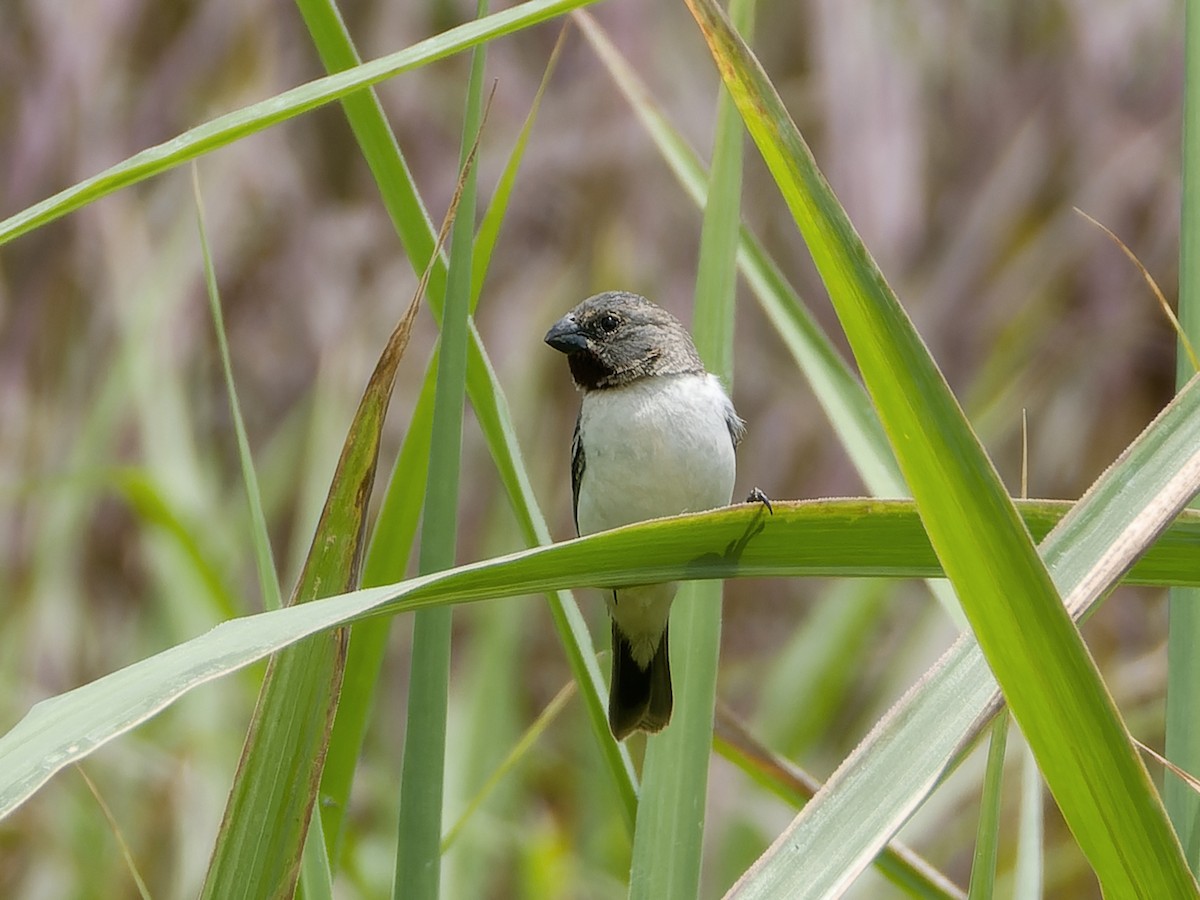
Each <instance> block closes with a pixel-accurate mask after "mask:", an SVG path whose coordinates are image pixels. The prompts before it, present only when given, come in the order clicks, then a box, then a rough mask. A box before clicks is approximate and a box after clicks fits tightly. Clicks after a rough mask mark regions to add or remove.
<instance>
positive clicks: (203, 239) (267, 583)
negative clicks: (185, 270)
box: [192, 168, 283, 609]
mask: <svg viewBox="0 0 1200 900" xmlns="http://www.w3.org/2000/svg"><path fill="white" fill-rule="evenodd" d="M192 189H193V193H194V194H195V197H196V221H197V223H198V224H199V226H200V251H201V254H202V255H203V256H204V284H205V287H206V288H207V289H208V303H209V309H210V311H211V312H212V317H213V330H214V331H215V332H216V336H217V352H218V353H219V354H220V356H221V373H222V374H223V375H224V376H225V391H226V393H227V394H228V395H229V412H230V415H232V417H233V430H234V434H236V435H237V446H238V462H239V463H241V467H242V480H243V481H244V482H245V485H246V501H247V503H248V504H249V505H250V522H251V525H252V526H253V527H252V529H251V534H252V536H253V539H254V559H255V562H256V563H257V565H258V586H259V590H260V591H262V603H263V608H264V609H279V607H281V606H283V597H282V596H281V593H280V590H279V577H278V576H277V575H276V574H275V558H274V556H273V555H272V554H271V536H270V534H269V533H268V532H267V517H266V516H265V515H264V514H263V506H262V495H261V494H260V493H259V490H258V476H257V475H256V474H255V472H254V459H253V457H251V455H250V440H249V439H248V438H247V437H246V423H245V421H244V420H243V419H242V407H241V405H240V404H239V403H238V398H237V389H236V388H235V387H234V383H233V363H232V361H231V360H230V358H229V342H228V341H227V340H226V339H225V319H224V317H223V316H222V315H221V295H220V293H219V292H218V291H217V273H216V271H215V269H214V267H213V260H212V252H211V251H210V250H209V246H208V232H207V230H206V229H205V227H204V204H203V203H202V202H201V198H200V176H199V174H198V172H197V171H196V169H195V168H193V169H192Z"/></svg>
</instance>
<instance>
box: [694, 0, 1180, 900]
mask: <svg viewBox="0 0 1200 900" xmlns="http://www.w3.org/2000/svg"><path fill="white" fill-rule="evenodd" d="M689 7H690V8H691V9H692V11H693V13H694V15H695V16H696V19H697V22H698V23H699V24H700V27H701V31H702V32H703V33H704V36H705V39H706V40H707V41H708V42H709V46H710V49H711V50H712V52H713V56H714V58H715V59H716V60H717V61H718V68H719V69H720V71H721V75H722V78H723V79H724V80H725V83H726V84H727V85H728V86H729V89H730V92H731V93H732V94H733V96H734V98H735V100H736V101H737V103H738V107H739V109H740V110H741V112H742V115H743V118H744V119H745V121H746V125H747V128H748V130H749V131H750V133H751V136H752V137H753V138H754V140H755V143H756V144H757V145H758V147H759V150H760V152H761V153H762V155H763V158H764V159H765V161H766V163H767V166H768V168H769V169H770V170H771V172H772V175H773V176H774V178H775V180H776V183H777V184H778V185H779V187H780V189H781V192H782V193H783V195H784V199H785V200H786V201H787V203H788V205H789V207H790V208H791V210H792V214H793V217H794V218H795V219H796V222H797V225H798V226H799V228H800V231H801V233H802V234H803V235H804V238H805V242H806V243H807V245H808V247H809V251H810V253H811V254H812V256H813V260H814V262H815V263H816V266H817V270H818V271H819V272H820V274H821V277H822V279H823V281H824V282H825V285H826V287H827V288H828V290H829V293H830V297H831V299H832V300H833V303H834V307H835V309H836V310H837V313H838V316H839V318H840V319H841V322H842V326H843V328H844V329H845V331H846V335H847V338H848V339H849V341H850V345H851V347H852V349H853V350H854V354H855V357H856V359H857V361H858V364H859V368H860V370H861V371H862V373H863V378H864V381H865V382H866V385H867V389H868V391H869V392H870V394H871V396H872V400H873V402H874V403H875V407H876V410H877V411H878V412H879V415H880V418H881V420H882V421H883V424H884V428H885V430H886V431H887V433H888V437H889V440H890V442H891V444H892V448H893V450H894V451H895V453H896V457H897V460H898V462H899V463H900V467H901V470H902V471H903V472H904V475H905V478H906V480H907V482H908V484H909V487H910V488H911V489H912V493H913V497H914V498H915V499H916V501H917V505H918V508H919V509H920V511H921V515H922V520H923V521H924V523H925V526H926V529H927V530H928V532H929V535H930V540H931V542H932V544H933V545H934V547H935V549H936V550H937V552H938V556H939V558H940V559H941V560H942V563H943V565H944V566H945V568H946V572H947V575H948V576H949V578H950V580H951V582H952V583H953V584H954V586H955V588H956V592H957V594H958V596H959V598H960V602H961V603H962V605H963V609H964V612H965V613H966V615H967V618H968V620H970V622H971V625H972V628H973V630H974V633H975V636H976V638H977V640H978V641H979V643H980V646H981V648H982V649H983V652H984V654H985V656H986V658H987V660H988V663H989V665H990V666H991V668H992V670H993V671H994V672H995V674H996V676H997V679H998V680H999V682H1000V683H1001V685H1002V686H1003V689H1004V693H1005V697H1006V699H1007V700H1008V703H1009V706H1010V708H1011V709H1012V712H1013V715H1014V717H1015V718H1016V719H1017V721H1018V722H1019V723H1020V725H1021V730H1022V732H1023V733H1024V734H1025V736H1026V739H1027V740H1028V741H1029V743H1030V746H1031V747H1032V748H1033V751H1034V755H1035V756H1036V757H1037V759H1038V764H1039V766H1040V768H1041V770H1042V773H1043V775H1044V776H1045V778H1046V782H1047V784H1048V786H1049V787H1050V790H1051V792H1052V793H1053V794H1054V796H1055V799H1056V800H1057V802H1058V805H1059V808H1060V809H1061V810H1062V813H1063V816H1064V817H1065V819H1066V820H1067V823H1068V825H1069V826H1070V828H1071V830H1072V832H1073V833H1074V835H1075V838H1076V840H1077V841H1078V843H1079V845H1080V848H1081V849H1082V850H1083V852H1084V854H1085V855H1086V856H1087V857H1088V860H1089V862H1090V863H1091V865H1092V867H1093V869H1094V870H1095V872H1096V874H1097V876H1098V878H1099V879H1100V883H1101V885H1102V887H1103V888H1104V890H1105V891H1106V892H1109V893H1112V894H1114V895H1121V896H1124V895H1127V894H1128V895H1141V896H1193V895H1196V894H1197V886H1196V882H1195V880H1194V878H1193V877H1192V876H1191V874H1190V872H1189V871H1188V870H1187V867H1186V865H1185V864H1184V861H1183V856H1182V852H1181V850H1180V847H1179V844H1178V841H1177V840H1176V838H1175V834H1174V832H1173V831H1172V830H1171V828H1170V825H1169V822H1168V821H1167V818H1166V813H1165V811H1164V810H1163V808H1162V805H1161V802H1160V801H1159V798H1158V795H1157V793H1156V791H1155V790H1154V787H1153V784H1152V783H1151V781H1150V776H1149V774H1148V773H1147V772H1146V769H1145V766H1144V765H1143V764H1142V761H1141V759H1140V757H1139V756H1138V754H1137V751H1136V750H1135V749H1134V747H1133V744H1132V742H1131V740H1130V737H1129V734H1128V732H1127V730H1126V729H1125V726H1124V723H1123V722H1122V720H1121V718H1120V715H1119V713H1118V712H1117V709H1116V707H1115V705H1114V703H1113V701H1112V698H1111V696H1109V694H1108V692H1107V690H1106V688H1105V687H1104V683H1103V680H1102V679H1101V677H1100V674H1099V672H1098V671H1097V669H1096V665H1095V662H1094V661H1093V660H1092V658H1091V656H1090V655H1089V654H1088V652H1087V649H1086V647H1085V646H1084V644H1083V641H1082V638H1081V637H1080V635H1079V632H1078V631H1077V630H1076V629H1075V627H1074V625H1073V624H1072V622H1071V620H1070V617H1069V616H1068V614H1067V612H1066V610H1065V609H1064V608H1063V604H1062V602H1061V600H1060V598H1059V596H1058V592H1057V590H1056V589H1055V586H1054V584H1053V582H1052V581H1051V578H1050V575H1049V573H1048V572H1047V570H1046V567H1045V566H1044V565H1043V563H1042V561H1041V559H1040V558H1039V557H1038V555H1037V552H1036V548H1035V547H1034V544H1033V541H1032V540H1031V538H1030V535H1029V533H1028V532H1027V531H1026V530H1025V529H1024V527H1023V526H1022V524H1021V521H1020V518H1019V516H1018V514H1017V512H1016V509H1015V507H1014V506H1013V502H1012V499H1011V498H1010V497H1009V496H1008V494H1007V493H1006V492H1005V490H1004V487H1003V485H1002V484H1001V482H1000V479H999V476H998V475H997V474H996V471H995V469H994V468H993V467H992V465H991V462H990V460H989V459H988V458H987V456H986V454H985V453H984V451H983V448H982V447H981V446H980V445H979V442H978V440H977V438H976V437H975V435H974V433H973V432H972V430H971V427H970V425H969V424H968V423H967V421H966V419H965V417H964V416H963V414H962V411H961V409H960V408H959V406H958V403H957V401H956V400H955V398H954V396H953V395H952V394H951V392H950V389H949V387H948V385H947V384H946V382H945V379H944V378H943V377H942V375H941V373H940V371H939V370H938V369H937V366H936V365H935V364H934V362H933V360H932V359H931V358H930V356H929V354H928V351H927V350H926V349H925V347H924V345H923V344H922V342H921V339H920V337H919V336H918V335H917V333H916V331H915V329H914V328H913V326H912V323H911V321H909V319H908V317H907V315H906V314H905V312H904V310H903V309H902V308H901V307H900V305H899V303H898V302H897V301H896V298H895V296H894V295H893V294H892V292H891V290H890V288H889V287H888V286H887V284H886V283H885V282H884V280H883V277H882V275H881V274H880V273H879V271H878V269H877V268H876V266H875V264H874V262H873V261H872V260H871V258H870V256H869V254H868V253H867V251H866V249H865V248H864V247H863V246H862V243H861V241H860V240H859V238H858V236H857V234H855V232H854V229H853V227H852V226H851V224H850V222H849V220H848V219H847V218H846V215H845V212H844V211H843V210H842V208H841V206H840V205H839V204H838V203H837V201H836V199H835V198H834V196H833V193H832V191H831V190H830V188H829V186H828V184H827V183H826V182H825V180H824V178H823V176H822V175H821V174H820V172H819V171H818V170H817V167H816V163H815V161H814V160H813V158H812V154H811V152H810V151H809V150H808V147H807V146H806V145H805V143H804V141H803V139H802V138H801V136H800V134H799V132H798V131H797V130H796V127H795V125H794V123H793V122H792V121H791V118H790V116H789V115H788V113H787V111H786V109H785V108H784V107H783V104H782V101H780V99H779V96H778V94H777V93H776V92H775V90H774V88H773V87H772V86H771V84H770V82H769V81H768V80H767V78H766V75H765V74H764V73H763V71H762V69H761V67H759V66H758V64H757V61H756V60H755V59H754V57H753V55H752V54H751V53H750V51H749V50H748V49H747V48H746V47H745V45H744V44H743V43H742V42H741V41H740V39H739V38H738V37H737V36H736V34H735V33H734V32H733V31H732V29H731V28H730V26H729V24H728V22H727V20H726V19H725V18H724V16H723V14H722V13H721V11H720V8H719V7H717V6H716V4H715V3H714V2H713V0H689Z"/></svg>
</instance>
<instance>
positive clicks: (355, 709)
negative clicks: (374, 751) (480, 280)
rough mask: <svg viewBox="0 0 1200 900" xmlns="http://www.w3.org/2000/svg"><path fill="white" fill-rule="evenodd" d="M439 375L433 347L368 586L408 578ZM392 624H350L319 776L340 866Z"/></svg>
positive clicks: (329, 843)
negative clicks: (339, 696)
mask: <svg viewBox="0 0 1200 900" xmlns="http://www.w3.org/2000/svg"><path fill="white" fill-rule="evenodd" d="M436 375H437V352H436V350H435V351H434V355H433V358H432V359H431V360H430V363H429V367H428V369H427V371H426V373H425V381H424V383H423V385H422V387H421V392H420V394H418V396H417V403H416V406H415V407H414V408H413V413H412V416H411V417H410V418H409V421H408V432H407V433H406V434H405V435H404V443H403V444H402V445H401V447H400V453H399V454H398V455H397V456H396V463H395V465H394V466H393V468H392V475H391V478H390V479H389V480H388V485H387V491H386V492H385V494H384V498H383V501H382V503H380V505H379V514H378V516H377V517H376V519H375V528H374V531H373V532H372V533H371V543H370V544H369V546H368V548H367V558H366V562H365V563H364V564H363V578H362V581H363V587H377V586H379V585H381V584H388V583H389V582H395V581H399V580H401V579H403V578H404V572H405V569H406V567H407V564H408V559H409V556H410V554H411V552H412V547H413V543H414V541H415V539H416V535H417V524H418V523H419V522H420V518H421V501H422V499H423V498H424V496H425V480H426V477H427V473H428V470H429V435H430V432H431V430H432V426H433V388H434V385H435V383H436V377H435V376H436ZM390 627H391V621H390V620H389V619H372V620H370V621H367V622H358V623H356V624H355V625H354V626H353V627H352V628H351V629H350V647H349V650H348V653H347V657H346V674H345V679H344V681H343V684H342V699H341V701H340V702H339V703H338V709H337V717H336V718H335V719H334V723H333V733H332V735H330V738H329V754H328V756H326V758H325V770H324V773H323V774H322V777H321V799H322V807H321V812H322V819H323V820H324V832H325V841H326V849H327V853H328V856H329V858H330V860H332V861H333V863H334V865H335V867H336V862H337V859H338V854H339V852H340V848H341V842H342V837H343V835H342V827H343V822H344V821H345V816H346V804H347V803H348V802H349V799H350V786H351V784H352V783H353V781H354V770H355V769H356V768H357V766H358V757H359V754H360V753H361V751H362V745H363V739H364V737H365V736H366V731H367V723H368V721H369V719H370V715H371V708H372V705H373V700H374V697H375V689H376V684H377V682H378V679H379V669H380V666H381V665H382V664H383V656H384V650H385V648H386V646H387V639H388V632H389V630H390Z"/></svg>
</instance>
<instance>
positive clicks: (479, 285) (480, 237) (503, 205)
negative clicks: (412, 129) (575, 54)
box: [471, 27, 567, 313]
mask: <svg viewBox="0 0 1200 900" xmlns="http://www.w3.org/2000/svg"><path fill="white" fill-rule="evenodd" d="M566 36H567V29H566V28H565V27H564V28H563V30H562V31H560V32H559V34H558V40H557V41H555V43H554V49H553V50H552V51H551V52H550V59H549V61H548V62H547V63H546V70H545V72H543V73H542V80H541V83H539V84H538V89H537V93H536V94H534V96H533V103H532V104H531V105H530V107H529V113H528V114H527V115H526V116H525V122H524V124H522V125H521V131H520V133H519V134H518V135H517V141H516V144H514V145H513V148H512V152H510V153H509V155H508V162H507V163H505V165H504V171H503V172H501V173H500V178H499V180H498V181H497V182H496V189H495V190H494V191H493V192H492V199H491V201H490V202H489V203H488V207H487V210H486V211H485V212H484V214H483V218H482V219H481V220H480V222H479V231H478V232H477V233H476V234H475V253H474V257H475V261H474V265H473V271H472V273H471V312H472V313H474V311H475V307H476V305H478V303H479V295H480V293H481V292H482V291H483V282H484V279H485V278H486V276H487V271H488V266H489V265H490V264H491V261H492V251H493V250H495V249H496V241H497V240H498V239H499V237H500V226H501V225H502V224H503V223H504V214H505V213H506V212H508V201H509V199H510V198H511V197H512V191H513V187H514V185H515V184H516V182H517V173H518V172H519V171H520V170H521V162H522V161H523V160H524V158H525V148H526V147H527V146H528V145H529V135H530V134H531V133H532V132H533V123H534V122H535V121H537V114H538V110H539V109H540V108H541V105H542V97H544V96H545V94H546V87H547V86H548V85H549V84H550V77H551V76H552V75H553V74H554V70H555V68H556V67H557V66H558V57H559V55H560V54H561V53H562V47H563V41H564V40H565V39H566Z"/></svg>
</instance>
